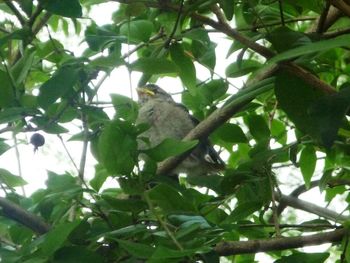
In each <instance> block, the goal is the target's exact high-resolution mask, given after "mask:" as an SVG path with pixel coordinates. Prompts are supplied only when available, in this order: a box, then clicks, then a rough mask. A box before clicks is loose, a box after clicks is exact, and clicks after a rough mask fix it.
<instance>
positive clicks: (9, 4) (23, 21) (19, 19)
mask: <svg viewBox="0 0 350 263" xmlns="http://www.w3.org/2000/svg"><path fill="white" fill-rule="evenodd" d="M4 2H5V4H6V5H7V6H8V8H10V9H11V11H12V12H13V14H14V15H15V16H16V17H17V19H18V21H19V22H20V23H21V25H22V26H24V25H25V24H26V20H25V19H24V17H23V16H22V14H21V13H20V12H19V10H18V9H17V7H15V6H14V4H13V3H12V2H11V1H10V0H4Z"/></svg>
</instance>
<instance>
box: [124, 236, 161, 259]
mask: <svg viewBox="0 0 350 263" xmlns="http://www.w3.org/2000/svg"><path fill="white" fill-rule="evenodd" d="M117 241H118V244H119V245H120V246H121V247H122V248H124V249H125V250H126V251H128V252H129V253H130V254H131V255H133V256H135V257H137V258H150V257H151V256H152V254H153V253H154V251H155V248H154V247H152V246H150V245H145V244H140V243H135V242H129V241H125V240H121V239H117Z"/></svg>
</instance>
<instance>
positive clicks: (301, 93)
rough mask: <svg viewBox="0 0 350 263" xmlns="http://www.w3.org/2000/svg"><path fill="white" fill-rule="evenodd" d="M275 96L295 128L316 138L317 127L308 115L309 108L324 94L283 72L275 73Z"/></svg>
mask: <svg viewBox="0 0 350 263" xmlns="http://www.w3.org/2000/svg"><path fill="white" fill-rule="evenodd" d="M275 94H276V97H277V100H278V104H279V106H280V107H281V108H282V109H283V110H284V111H285V112H286V113H287V115H288V117H289V119H290V120H291V121H292V122H293V123H294V124H295V126H296V127H297V128H298V129H299V130H301V131H303V132H304V133H307V134H309V135H311V136H313V137H317V134H318V131H317V127H316V126H315V122H314V119H313V118H312V117H311V116H310V115H309V108H310V107H311V105H313V103H315V102H316V101H317V100H318V99H319V98H321V97H322V96H324V94H323V93H322V92H321V91H320V90H318V89H315V88H313V87H312V86H310V85H309V84H308V83H306V82H304V81H303V80H302V79H300V78H299V77H296V76H294V75H292V74H289V73H287V72H284V71H280V72H278V73H277V76H276V82H275Z"/></svg>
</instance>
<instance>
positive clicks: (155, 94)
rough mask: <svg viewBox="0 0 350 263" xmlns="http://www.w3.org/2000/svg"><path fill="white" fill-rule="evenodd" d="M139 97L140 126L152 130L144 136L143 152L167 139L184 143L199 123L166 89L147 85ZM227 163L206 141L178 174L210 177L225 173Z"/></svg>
mask: <svg viewBox="0 0 350 263" xmlns="http://www.w3.org/2000/svg"><path fill="white" fill-rule="evenodd" d="M137 93H138V96H139V115H138V118H137V121H136V122H137V123H148V124H149V125H150V128H149V129H148V130H146V131H145V132H143V133H142V134H141V135H140V136H142V137H146V138H147V139H148V140H149V143H148V144H146V143H145V142H144V141H141V140H140V148H141V149H147V148H150V147H154V146H156V145H158V144H160V143H161V142H162V141H163V140H164V139H166V138H173V139H178V140H181V139H182V138H184V137H185V136H186V135H187V134H188V132H189V131H190V130H192V129H193V128H194V127H195V126H196V125H197V123H198V121H196V120H195V119H194V118H193V117H192V116H191V115H190V114H189V112H188V110H187V109H186V108H185V106H184V105H182V104H178V103H176V102H175V101H174V100H173V99H172V97H171V96H170V95H169V94H168V93H166V92H165V91H164V90H163V89H161V88H160V87H158V86H157V85H154V84H147V85H146V86H144V87H142V88H138V89H137ZM224 167H225V164H224V162H223V161H222V160H221V158H220V157H219V155H218V153H217V152H216V151H215V150H214V148H213V146H212V145H210V143H209V141H208V140H207V139H205V140H202V141H200V142H199V144H198V145H197V146H196V148H195V149H194V150H193V151H192V152H191V154H190V155H189V156H188V157H187V158H186V159H185V160H184V161H182V163H181V164H180V165H178V167H177V168H176V169H175V170H174V172H175V173H180V172H183V173H186V174H187V175H188V176H191V175H196V176H198V175H207V174H211V173H216V172H218V171H220V170H223V169H224Z"/></svg>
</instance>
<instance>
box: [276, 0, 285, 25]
mask: <svg viewBox="0 0 350 263" xmlns="http://www.w3.org/2000/svg"><path fill="white" fill-rule="evenodd" d="M278 7H279V10H280V18H281V24H282V26H285V25H286V22H285V21H284V14H283V5H282V1H281V0H278Z"/></svg>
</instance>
